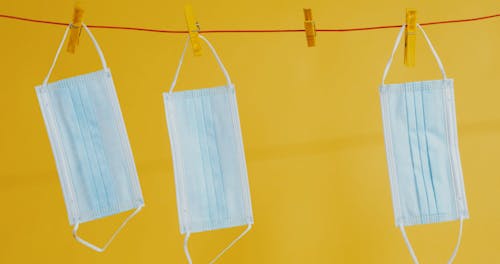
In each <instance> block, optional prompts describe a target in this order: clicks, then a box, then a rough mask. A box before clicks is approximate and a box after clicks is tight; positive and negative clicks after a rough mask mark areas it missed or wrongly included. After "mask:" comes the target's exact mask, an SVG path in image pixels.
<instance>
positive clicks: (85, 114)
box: [36, 25, 144, 252]
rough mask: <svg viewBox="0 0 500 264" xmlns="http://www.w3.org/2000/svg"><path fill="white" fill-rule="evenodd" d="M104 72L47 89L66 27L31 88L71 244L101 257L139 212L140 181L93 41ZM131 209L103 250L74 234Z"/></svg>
mask: <svg viewBox="0 0 500 264" xmlns="http://www.w3.org/2000/svg"><path fill="white" fill-rule="evenodd" d="M83 28H84V29H85V30H86V31H87V33H88V34H89V36H90V38H91V40H92V42H93V43H94V45H95V47H96V49H97V52H98V53H99V56H100V59H101V62H102V66H103V69H102V70H100V71H97V72H93V73H88V74H84V75H79V76H75V77H71V78H67V79H63V80H59V81H56V82H53V83H48V81H49V77H50V75H51V73H52V70H53V69H54V66H55V63H56V61H57V58H58V57H59V53H60V51H61V48H62V46H63V44H64V40H65V39H66V37H67V35H68V30H69V27H68V28H67V29H66V32H65V33H64V37H63V39H62V41H61V44H60V45H59V48H58V50H57V53H56V56H55V58H54V61H53V63H52V66H51V67H50V70H49V73H48V74H47V77H46V78H45V80H44V82H43V84H42V85H40V86H37V87H36V92H37V95H38V100H39V103H40V107H41V110H42V114H43V118H44V120H45V125H46V128H47V132H48V134H49V139H50V143H51V146H52V152H53V154H54V158H55V161H56V165H57V171H58V174H59V180H60V182H61V187H62V190H63V195H64V200H65V202H66V209H67V212H68V217H69V222H70V225H73V226H74V228H73V236H74V237H75V239H76V240H77V241H78V242H80V243H82V244H84V245H86V246H88V247H90V248H92V249H94V250H96V251H99V252H102V251H104V250H105V249H106V248H107V247H108V245H109V244H110V243H111V241H112V240H113V239H114V237H115V236H116V235H117V234H118V233H119V232H120V230H121V229H122V228H123V227H124V225H125V224H126V223H127V222H128V221H129V220H130V219H131V218H132V217H133V216H134V215H135V214H137V213H138V212H139V211H140V210H141V208H142V207H143V206H144V201H143V198H142V193H141V188H140V185H139V180H138V178H137V172H136V168H135V165H134V160H133V157H132V151H131V148H130V145H129V141H128V136H127V132H126V130H125V124H124V122H123V118H122V114H121V110H120V106H119V104H118V98H117V95H116V91H115V87H114V84H113V79H112V78H111V73H110V71H109V69H108V67H107V66H106V61H105V59H104V56H103V54H102V51H101V49H100V48H99V45H98V44H97V41H96V40H95V38H94V36H93V35H92V33H91V32H90V31H89V29H88V28H87V27H86V26H85V25H83ZM132 209H135V210H134V212H133V213H132V214H130V215H129V216H128V218H126V219H125V220H124V222H123V223H122V225H121V226H120V227H119V228H118V229H117V230H116V231H115V233H114V234H113V235H112V237H111V238H110V239H109V240H108V242H107V243H106V244H105V245H104V246H103V247H97V246H95V245H93V244H91V243H89V242H87V241H85V240H83V239H82V238H80V237H79V236H78V234H77V231H78V227H79V225H80V224H81V223H85V222H88V221H92V220H95V219H99V218H102V217H105V216H110V215H114V214H117V213H120V212H124V211H128V210H132Z"/></svg>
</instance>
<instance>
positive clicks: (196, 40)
mask: <svg viewBox="0 0 500 264" xmlns="http://www.w3.org/2000/svg"><path fill="white" fill-rule="evenodd" d="M184 14H185V15H186V23H187V27H188V32H189V37H190V40H191V47H192V48H193V53H194V55H195V56H201V40H200V37H199V34H200V24H199V23H198V21H197V20H196V17H195V16H194V12H193V7H192V6H191V5H186V6H184Z"/></svg>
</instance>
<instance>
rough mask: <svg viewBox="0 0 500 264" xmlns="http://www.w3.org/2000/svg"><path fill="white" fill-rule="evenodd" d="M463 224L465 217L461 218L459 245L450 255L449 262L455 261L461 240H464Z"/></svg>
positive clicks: (449, 263)
mask: <svg viewBox="0 0 500 264" xmlns="http://www.w3.org/2000/svg"><path fill="white" fill-rule="evenodd" d="M463 225H464V219H463V218H460V231H459V232H458V240H457V245H456V246H455V250H453V254H452V255H451V257H450V260H448V264H451V263H453V260H454V259H455V257H456V256H457V253H458V248H459V247H460V242H461V241H462V229H463Z"/></svg>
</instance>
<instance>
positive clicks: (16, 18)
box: [0, 14, 500, 34]
mask: <svg viewBox="0 0 500 264" xmlns="http://www.w3.org/2000/svg"><path fill="white" fill-rule="evenodd" d="M495 17H500V14H493V15H489V16H482V17H475V18H466V19H456V20H444V21H433V22H425V23H420V25H421V26H430V25H438V24H452V23H462V22H471V21H478V20H485V19H491V18H495ZM0 18H6V19H13V20H20V21H26V22H33V23H41V24H50V25H58V26H67V25H68V23H62V22H55V21H49V20H38V19H32V18H26V17H18V16H10V15H3V14H0ZM401 26H402V25H389V26H374V27H361V28H344V29H321V28H319V29H316V31H317V32H348V31H364V30H378V29H385V28H399V27H401ZM87 27H89V28H105V29H119V30H134V31H147V32H156V33H170V34H185V33H187V31H186V30H166V29H153V28H140V27H122V26H106V25H87ZM284 32H304V29H248V30H240V29H233V30H231V29H230V30H224V29H220V30H201V31H200V33H284Z"/></svg>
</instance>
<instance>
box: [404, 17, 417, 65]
mask: <svg viewBox="0 0 500 264" xmlns="http://www.w3.org/2000/svg"><path fill="white" fill-rule="evenodd" d="M416 42H417V10H416V9H412V8H408V9H406V28H405V65H406V66H408V67H413V66H415V47H416Z"/></svg>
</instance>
